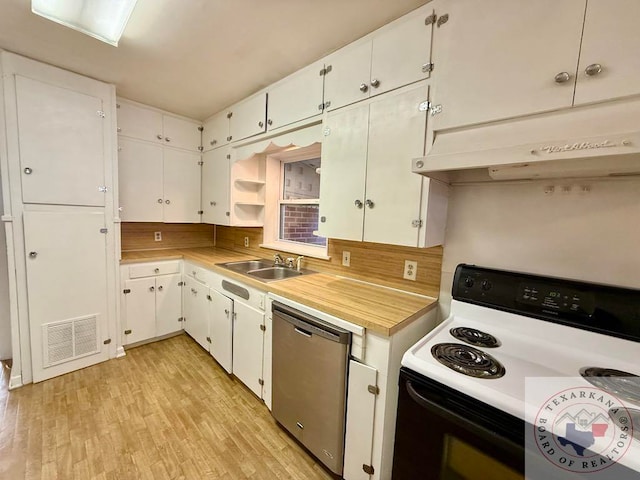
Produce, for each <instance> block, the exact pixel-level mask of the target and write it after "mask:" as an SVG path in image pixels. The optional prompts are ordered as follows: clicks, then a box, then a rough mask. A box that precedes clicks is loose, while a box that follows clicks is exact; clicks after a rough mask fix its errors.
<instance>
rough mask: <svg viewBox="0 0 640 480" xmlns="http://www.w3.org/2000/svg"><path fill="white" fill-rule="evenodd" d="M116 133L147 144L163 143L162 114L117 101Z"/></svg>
mask: <svg viewBox="0 0 640 480" xmlns="http://www.w3.org/2000/svg"><path fill="white" fill-rule="evenodd" d="M118 105H119V106H118V110H117V117H118V133H119V134H120V135H124V136H127V137H133V138H139V139H141V140H146V141H148V142H156V143H164V135H163V134H162V114H161V113H160V112H157V111H155V110H152V109H150V108H144V107H141V106H138V105H133V104H131V103H127V102H123V101H121V100H120V101H118Z"/></svg>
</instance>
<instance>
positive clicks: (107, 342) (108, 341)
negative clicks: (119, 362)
mask: <svg viewBox="0 0 640 480" xmlns="http://www.w3.org/2000/svg"><path fill="white" fill-rule="evenodd" d="M102 343H104V344H105V345H109V344H110V343H111V339H110V338H107V339H106V340H105V341H104V342H102Z"/></svg>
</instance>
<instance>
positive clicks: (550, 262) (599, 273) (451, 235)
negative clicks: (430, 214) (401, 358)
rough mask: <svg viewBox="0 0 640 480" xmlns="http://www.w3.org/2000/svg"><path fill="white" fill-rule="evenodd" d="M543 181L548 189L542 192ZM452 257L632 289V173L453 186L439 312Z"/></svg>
mask: <svg viewBox="0 0 640 480" xmlns="http://www.w3.org/2000/svg"><path fill="white" fill-rule="evenodd" d="M583 185H585V186H588V187H589V189H590V190H589V191H588V192H583V191H582V188H581V186H583ZM548 186H554V187H555V191H554V192H553V193H551V194H547V193H545V188H546V187H548ZM564 186H570V187H571V191H570V192H563V187H564ZM459 263H473V264H477V265H481V266H486V267H493V268H502V269H511V270H516V271H523V272H530V273H538V274H543V275H550V276H558V277H565V278H573V279H579V280H586V281H590V282H597V283H607V284H613V285H621V286H626V287H632V288H640V179H638V178H631V177H627V178H624V179H615V180H613V179H611V180H604V179H603V180H597V181H560V180H552V181H536V182H529V183H519V184H515V183H511V184H498V183H495V182H494V183H490V184H486V185H478V184H476V185H460V186H454V187H453V188H452V192H451V197H450V199H449V213H448V219H447V232H446V239H445V245H444V256H443V265H442V285H441V295H440V299H441V301H440V304H441V310H442V313H443V315H446V314H447V313H448V311H449V305H450V302H451V283H452V281H453V273H454V271H455V268H456V265H458V264H459ZM443 318H445V317H443Z"/></svg>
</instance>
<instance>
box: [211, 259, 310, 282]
mask: <svg viewBox="0 0 640 480" xmlns="http://www.w3.org/2000/svg"><path fill="white" fill-rule="evenodd" d="M218 266H220V267H223V268H227V269H229V270H232V271H234V272H237V273H241V274H243V275H248V276H249V277H252V278H255V279H256V280H260V281H261V282H274V281H276V280H285V279H287V278H294V277H299V276H301V275H308V274H310V273H316V272H314V271H312V270H307V269H304V268H303V269H300V270H296V269H295V268H290V267H285V266H283V265H274V264H273V262H272V261H269V260H246V261H241V262H228V263H219V264H218Z"/></svg>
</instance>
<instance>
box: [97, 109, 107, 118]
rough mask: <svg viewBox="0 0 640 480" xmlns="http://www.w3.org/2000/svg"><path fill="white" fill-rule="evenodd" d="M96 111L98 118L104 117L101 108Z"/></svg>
mask: <svg viewBox="0 0 640 480" xmlns="http://www.w3.org/2000/svg"><path fill="white" fill-rule="evenodd" d="M96 113H97V114H98V116H99V117H100V118H104V117H106V114H105V113H104V112H103V111H102V110H98V111H97V112H96Z"/></svg>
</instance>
